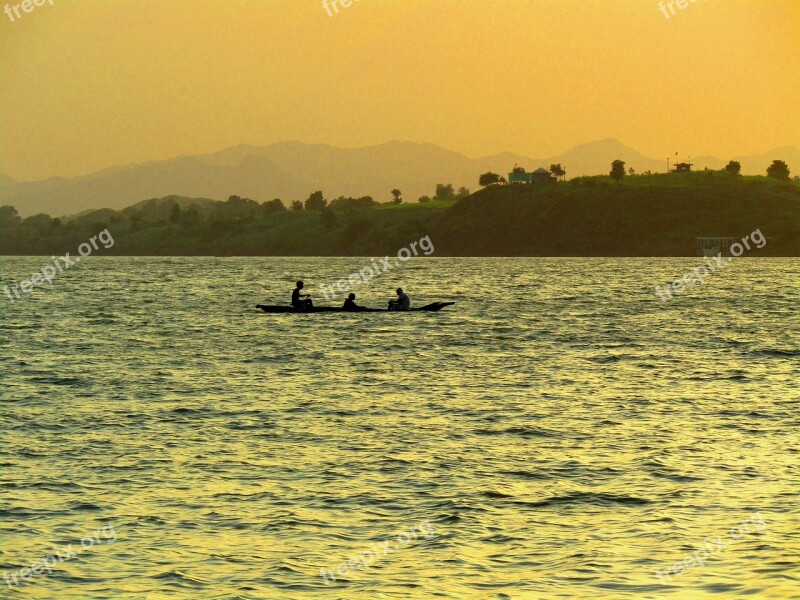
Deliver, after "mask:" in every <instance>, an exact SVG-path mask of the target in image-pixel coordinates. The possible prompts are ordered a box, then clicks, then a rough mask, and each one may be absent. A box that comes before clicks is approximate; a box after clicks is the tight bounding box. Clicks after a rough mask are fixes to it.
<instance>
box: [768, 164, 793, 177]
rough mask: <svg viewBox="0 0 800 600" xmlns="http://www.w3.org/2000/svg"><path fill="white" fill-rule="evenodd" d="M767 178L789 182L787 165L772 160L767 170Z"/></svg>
mask: <svg viewBox="0 0 800 600" xmlns="http://www.w3.org/2000/svg"><path fill="white" fill-rule="evenodd" d="M767 176H768V177H772V178H773V179H780V180H781V181H789V165H787V164H786V163H785V162H783V161H782V160H773V161H772V164H771V165H770V166H769V168H768V169H767Z"/></svg>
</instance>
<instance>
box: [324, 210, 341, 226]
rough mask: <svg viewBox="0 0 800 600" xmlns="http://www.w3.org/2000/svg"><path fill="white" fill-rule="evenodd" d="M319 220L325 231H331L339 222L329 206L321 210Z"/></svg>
mask: <svg viewBox="0 0 800 600" xmlns="http://www.w3.org/2000/svg"><path fill="white" fill-rule="evenodd" d="M320 220H321V221H322V225H323V227H325V229H333V228H334V227H336V223H338V222H339V219H338V217H337V216H336V213H335V212H334V210H333V209H332V208H331V207H330V206H326V207H325V208H323V209H322V213H320Z"/></svg>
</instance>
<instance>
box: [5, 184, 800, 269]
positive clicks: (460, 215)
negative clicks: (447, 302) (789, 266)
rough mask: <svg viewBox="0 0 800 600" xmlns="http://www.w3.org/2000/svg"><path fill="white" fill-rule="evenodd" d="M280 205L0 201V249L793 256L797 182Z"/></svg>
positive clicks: (497, 189)
mask: <svg viewBox="0 0 800 600" xmlns="http://www.w3.org/2000/svg"><path fill="white" fill-rule="evenodd" d="M333 205H334V206H335V208H330V207H328V208H326V209H324V210H287V209H286V207H285V206H284V205H283V204H282V203H280V202H279V201H277V200H273V201H270V202H264V203H261V204H259V203H257V202H254V201H252V200H248V199H246V198H245V199H242V198H238V197H235V196H233V197H231V199H230V200H228V201H227V202H217V201H213V200H208V199H191V198H178V197H167V198H162V199H153V200H148V201H145V202H141V203H138V204H136V205H134V206H132V207H128V208H126V209H124V210H122V211H114V210H111V209H103V210H100V211H93V212H89V213H86V214H82V215H79V216H76V217H74V218H71V219H69V220H65V221H64V222H61V221H60V220H59V219H51V218H50V217H49V216H47V215H36V216H34V217H29V218H27V219H24V220H21V219H19V217H17V216H16V213H15V211H14V210H13V208H11V207H2V208H0V253H3V254H9V255H29V254H38V255H47V256H49V255H51V254H63V253H64V252H67V251H72V252H73V253H74V252H75V249H76V248H77V246H78V245H79V244H80V243H82V242H85V241H87V240H88V239H89V238H90V237H91V236H93V235H96V234H97V233H98V232H99V231H101V230H104V229H108V230H109V231H110V233H111V235H112V236H113V238H114V241H115V243H114V246H113V247H112V248H108V249H103V250H102V254H103V255H144V256H147V255H151V256H162V255H175V256H180V255H198V256H378V255H381V256H382V255H384V254H387V253H396V252H397V250H398V249H400V248H403V247H405V246H408V245H409V244H410V243H411V242H413V241H415V240H419V239H420V238H422V237H424V236H426V235H428V236H430V237H431V239H432V240H433V242H434V244H435V247H436V255H437V256H692V255H694V254H695V252H696V247H695V238H697V237H699V236H732V237H737V238H741V237H744V236H745V235H747V234H749V233H751V232H753V231H755V230H757V229H759V230H760V231H761V232H762V233H763V235H765V236H766V237H767V240H768V243H767V245H766V246H765V247H764V248H763V249H761V250H757V251H753V252H750V253H748V254H752V255H763V256H800V184H798V183H797V182H782V181H778V180H775V179H769V178H766V177H734V176H731V175H728V174H726V173H721V172H715V171H706V172H699V173H692V174H687V175H675V174H671V175H639V176H628V177H625V178H624V179H623V180H622V181H621V182H620V183H616V182H614V181H613V180H611V179H610V178H608V177H584V178H577V179H573V180H571V181H569V182H561V183H558V184H557V185H550V186H538V185H525V184H520V185H492V186H489V187H487V188H485V189H483V190H481V191H480V192H477V193H475V194H472V195H471V196H469V197H467V198H464V199H462V200H460V201H455V200H439V201H433V202H426V203H414V204H399V205H394V204H376V203H374V202H373V201H372V200H371V199H369V198H361V199H338V200H336V201H334V203H333Z"/></svg>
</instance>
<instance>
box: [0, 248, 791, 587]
mask: <svg viewBox="0 0 800 600" xmlns="http://www.w3.org/2000/svg"><path fill="white" fill-rule="evenodd" d="M699 260H700V259H621V260H620V259H534V258H531V259H469V258H452V259H451V258H433V259H414V260H412V261H410V262H408V263H406V265H405V266H403V267H400V268H397V269H395V270H394V271H392V272H390V273H386V274H384V275H382V276H381V278H379V279H377V280H375V282H374V283H373V285H372V287H371V288H370V289H367V290H363V289H356V290H355V291H356V293H357V294H358V300H359V302H363V303H365V304H367V305H371V306H381V305H383V304H384V303H385V302H386V300H387V299H389V298H390V297H391V292H392V290H393V289H394V288H395V287H396V286H397V285H398V284H402V285H403V287H404V288H405V289H406V290H407V291H408V292H409V295H410V296H411V298H412V301H413V302H414V304H415V305H417V306H418V305H421V304H423V303H427V302H431V301H435V300H455V301H456V302H457V304H456V306H454V307H451V308H447V309H445V310H444V311H443V312H441V313H436V314H427V313H415V314H394V313H387V314H368V315H350V314H325V315H313V316H298V315H264V314H260V313H258V312H256V311H255V310H254V308H253V307H254V305H255V304H256V303H259V302H263V301H268V302H272V303H283V302H286V301H287V299H288V296H289V293H290V291H291V288H292V282H293V281H294V280H295V279H296V278H298V277H304V278H305V279H306V281H307V284H308V289H309V291H311V293H312V294H316V296H317V302H318V303H319V302H320V298H319V296H320V294H319V291H318V290H319V288H318V285H319V284H320V283H330V282H333V281H335V280H337V279H339V278H341V277H343V276H346V275H347V274H348V273H350V272H352V271H354V270H357V269H359V268H361V267H363V266H365V265H366V264H368V260H367V259H362V258H355V259H311V258H309V259H296V258H294V259H281V258H263V259H262V258H258V259H215V258H102V257H96V258H88V259H85V260H84V261H83V262H82V263H81V264H80V265H79V266H76V267H73V268H72V269H70V270H68V271H66V272H65V273H63V274H62V275H61V276H60V277H59V278H58V279H57V281H56V282H55V283H54V284H53V285H52V286H47V287H45V288H40V289H37V290H35V291H34V292H33V293H32V294H29V295H28V297H27V298H26V299H25V300H21V301H18V302H16V303H15V304H13V305H12V304H11V303H10V302H8V300H7V299H6V298H5V296H2V298H3V299H2V304H3V308H2V310H3V315H2V325H0V327H1V328H2V340H3V345H2V349H1V350H0V356H1V357H2V363H3V371H4V373H5V375H4V381H3V384H4V385H3V411H2V426H3V432H4V434H3V444H2V457H0V462H2V465H3V469H2V480H1V481H2V486H3V487H2V489H3V492H2V500H3V502H2V513H3V517H4V518H3V525H2V534H3V536H2V537H3V554H2V563H3V565H2V570H3V571H4V572H5V573H6V574H7V576H9V577H12V575H13V574H14V573H17V574H18V578H17V581H18V582H19V585H18V586H14V585H13V582H14V580H13V578H12V579H10V581H11V583H12V585H4V586H2V588H1V589H2V590H3V593H2V597H18V598H81V599H95V598H97V599H100V598H104V599H105V598H204V599H206V598H241V599H255V598H281V599H284V598H288V599H293V598H312V597H313V598H432V597H439V598H515V599H516V598H595V599H605V598H615V599H616V598H632V599H633V598H635V599H643V598H662V597H672V598H707V597H708V598H712V597H714V598H734V597H737V598H738V597H748V596H749V597H752V598H791V597H794V598H797V597H800V582H799V581H798V569H797V559H798V555H800V534H799V533H798V532H800V518H799V517H798V513H799V511H798V496H799V495H800V474H799V473H798V463H799V462H800V461H798V449H799V448H800V440H799V439H798V434H797V432H798V415H800V410H799V408H800V392H799V391H798V385H797V383H798V379H799V378H798V374H800V326H799V321H798V313H797V308H798V305H800V303H798V300H799V299H800V261H798V260H797V259H750V260H748V259H741V260H739V261H736V262H735V263H732V264H730V265H728V266H727V267H726V268H725V270H723V271H721V272H718V273H716V274H715V275H713V276H711V277H710V278H709V279H707V281H706V283H705V284H704V285H703V286H695V287H693V288H692V289H690V290H689V291H687V292H686V293H684V294H683V295H681V296H678V297H676V298H675V299H674V300H672V301H671V302H669V303H667V304H663V303H662V302H661V301H660V300H658V298H657V297H656V296H655V293H654V290H653V286H654V285H656V284H665V283H668V282H670V281H671V280H673V279H675V278H677V277H680V276H681V275H682V274H683V273H685V272H686V271H687V270H689V269H690V268H692V267H693V266H695V265H696V264H698V263H699ZM47 262H48V261H47V259H46V258H43V257H33V258H8V259H4V268H3V271H4V283H8V282H9V280H15V281H18V280H19V279H20V278H22V277H24V276H27V275H29V274H31V273H32V272H33V271H34V270H38V269H40V268H41V266H43V265H44V264H47ZM748 519H749V521H748ZM743 522H745V526H744V527H743V528H742V529H732V528H736V527H742V523H743ZM103 528H106V529H103ZM93 532H97V533H96V534H95V533H93ZM86 536H89V538H88V540H84V544H85V545H86V546H87V547H86V548H85V549H82V548H81V547H80V545H81V540H82V538H85V537H86ZM398 536H399V538H398ZM92 537H93V538H94V539H92ZM734 537H736V538H737V539H734ZM415 538H416V539H415ZM717 538H719V540H718V541H719V542H721V543H722V544H723V546H724V548H723V549H720V547H719V546H716V545H714V543H713V542H708V541H709V540H716V539H717ZM398 539H399V540H400V541H398ZM384 542H389V548H388V550H386V549H385V546H384V545H383V544H384ZM707 543H711V547H712V548H715V551H714V552H711V549H710V548H709V546H707V545H706V544H707ZM68 544H72V545H73V548H72V549H73V551H75V550H76V548H77V549H78V550H80V552H79V553H78V555H77V556H75V557H73V558H71V559H69V560H65V561H63V562H61V561H57V558H53V559H48V562H49V561H52V562H53V563H54V564H55V566H53V567H51V570H52V574H48V572H47V570H44V572H41V573H39V574H34V575H33V576H32V577H30V578H29V579H28V580H27V581H23V579H22V578H21V577H22V576H21V575H19V569H21V568H22V567H30V566H31V565H32V564H33V563H35V562H36V561H38V560H40V559H42V558H43V557H45V555H48V554H51V553H52V552H53V549H54V548H55V549H61V548H62V547H65V546H67V545H68ZM376 544H377V547H376ZM696 551H697V552H699V554H697V555H696V556H697V559H705V558H706V554H707V555H708V557H707V560H703V564H702V565H699V564H695V565H692V566H690V567H689V568H688V569H687V570H686V571H685V572H684V573H682V574H680V575H677V574H676V573H675V571H674V570H673V571H671V572H670V571H667V573H668V575H663V572H664V570H665V569H670V568H671V567H672V566H673V565H675V563H678V562H679V561H683V560H684V558H686V557H691V556H692V554H693V553H694V552H696ZM373 552H374V554H377V555H378V558H377V559H376V558H375V557H374V554H372V553H373ZM384 552H386V554H385V555H384ZM703 552H705V553H706V554H703ZM362 553H364V559H363V563H361V564H357V563H355V562H354V563H352V565H351V566H350V567H348V566H345V567H341V566H340V565H341V564H342V563H346V562H347V561H348V560H349V559H354V558H355V559H357V558H358V556H359V554H362ZM684 564H685V563H684ZM689 564H690V565H691V560H689ZM365 566H366V567H367V568H365ZM351 567H352V568H351ZM337 568H339V573H337V571H336V570H337ZM41 569H42V567H39V570H40V571H41ZM322 569H325V570H326V571H327V572H328V573H329V575H330V571H329V570H331V569H332V570H333V576H334V577H336V581H335V582H334V581H332V580H331V579H330V577H328V578H327V583H326V581H325V580H324V579H323V578H322V577H321V570H322ZM656 569H660V570H661V571H662V579H664V580H665V581H666V584H662V583H661V581H660V580H659V578H658V577H657V576H656ZM343 572H346V574H345V575H344V576H343V575H342V574H341V573H343ZM670 573H671V574H670ZM27 574H28V575H30V573H27ZM666 577H671V578H672V579H671V581H670V580H667V579H665V578H666ZM11 588H13V590H12V589H11Z"/></svg>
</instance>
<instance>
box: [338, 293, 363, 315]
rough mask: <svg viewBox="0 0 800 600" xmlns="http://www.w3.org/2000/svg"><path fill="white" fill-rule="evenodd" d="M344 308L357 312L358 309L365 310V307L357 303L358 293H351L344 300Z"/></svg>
mask: <svg viewBox="0 0 800 600" xmlns="http://www.w3.org/2000/svg"><path fill="white" fill-rule="evenodd" d="M342 308H343V309H344V310H346V311H348V312H355V311H358V310H364V308H365V307H363V306H359V305H358V304H356V295H355V294H353V293H351V294H350V295H349V296H348V297H347V300H345V301H344V306H342Z"/></svg>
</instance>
